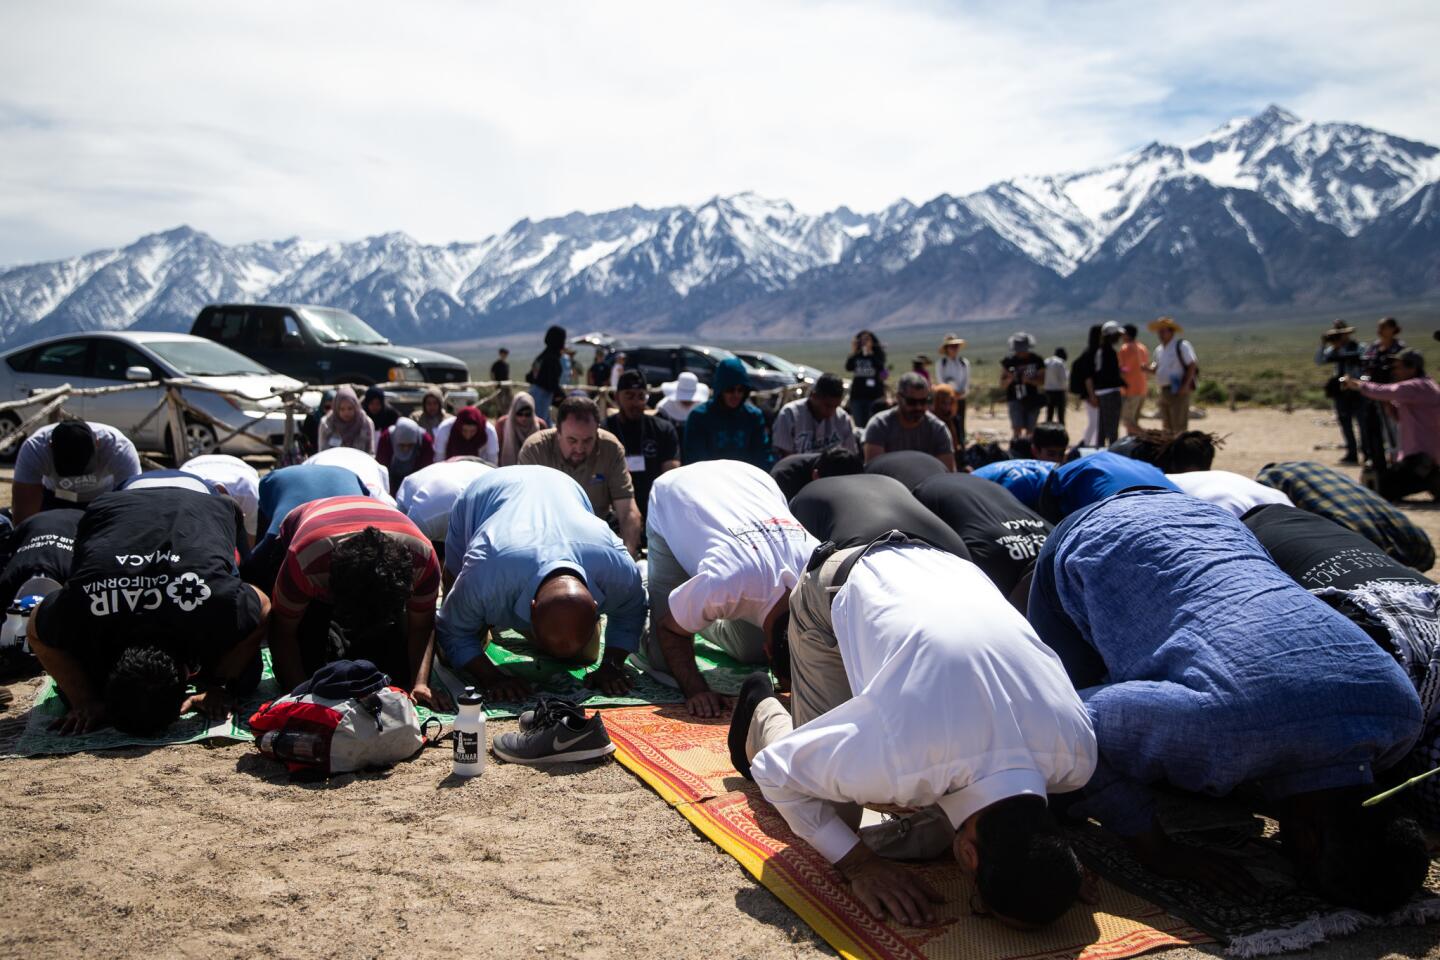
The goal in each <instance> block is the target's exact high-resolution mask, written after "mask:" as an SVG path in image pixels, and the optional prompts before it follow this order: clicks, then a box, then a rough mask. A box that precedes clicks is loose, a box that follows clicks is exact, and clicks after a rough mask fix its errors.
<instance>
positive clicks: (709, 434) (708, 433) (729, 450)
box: [681, 357, 771, 470]
mask: <svg viewBox="0 0 1440 960" xmlns="http://www.w3.org/2000/svg"><path fill="white" fill-rule="evenodd" d="M711 386H712V387H713V388H714V391H715V394H714V396H712V397H711V398H710V399H709V400H707V401H706V402H705V403H702V404H701V405H700V406H698V407H696V408H695V409H694V410H692V411H691V412H690V416H689V418H687V419H686V421H685V448H684V450H683V451H682V453H681V459H683V460H684V462H685V463H696V462H698V461H700V460H741V461H744V462H745V463H748V464H751V465H753V466H756V467H759V468H760V469H761V470H769V469H770V463H771V456H770V431H769V430H767V429H766V427H765V414H763V413H761V412H760V408H759V407H757V406H755V405H754V404H751V403H747V402H746V397H748V396H749V395H750V374H749V373H748V372H747V371H746V369H745V364H743V363H741V362H740V359H739V358H738V357H731V358H729V359H728V360H722V361H720V365H719V366H718V367H716V368H715V381H714V383H713V384H712V385H711Z"/></svg>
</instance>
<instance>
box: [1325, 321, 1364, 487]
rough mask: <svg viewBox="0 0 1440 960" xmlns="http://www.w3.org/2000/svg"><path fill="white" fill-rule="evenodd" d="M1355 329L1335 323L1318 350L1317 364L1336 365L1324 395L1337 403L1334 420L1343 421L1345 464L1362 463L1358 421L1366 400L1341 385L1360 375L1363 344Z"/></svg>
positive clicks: (1341, 422)
mask: <svg viewBox="0 0 1440 960" xmlns="http://www.w3.org/2000/svg"><path fill="white" fill-rule="evenodd" d="M1354 334H1355V328H1354V327H1352V326H1350V325H1349V324H1347V323H1346V322H1345V321H1344V320H1336V321H1335V322H1334V323H1333V324H1331V326H1330V329H1329V330H1326V331H1325V332H1324V333H1323V334H1321V335H1320V348H1319V349H1318V350H1316V351H1315V363H1316V364H1317V365H1319V366H1324V365H1325V364H1327V363H1333V364H1334V365H1335V375H1334V376H1333V377H1331V378H1330V379H1329V380H1327V381H1325V396H1327V397H1329V398H1330V399H1331V401H1333V402H1334V404H1335V419H1337V420H1339V421H1340V434H1341V436H1343V437H1344V438H1345V456H1344V457H1342V458H1341V459H1340V462H1341V463H1344V464H1358V463H1359V462H1360V454H1359V449H1358V447H1357V446H1356V444H1355V421H1356V420H1357V419H1358V418H1359V415H1360V410H1361V408H1362V407H1363V406H1364V403H1365V401H1364V398H1362V397H1361V396H1360V395H1359V394H1358V393H1354V392H1353V391H1348V390H1342V389H1341V388H1340V383H1341V381H1342V380H1344V379H1345V378H1346V377H1357V378H1358V377H1359V376H1360V344H1358V343H1356V342H1355V340H1354V339H1353V336H1354Z"/></svg>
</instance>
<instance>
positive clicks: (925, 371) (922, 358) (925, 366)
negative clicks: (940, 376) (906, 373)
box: [910, 353, 931, 383]
mask: <svg viewBox="0 0 1440 960" xmlns="http://www.w3.org/2000/svg"><path fill="white" fill-rule="evenodd" d="M910 369H911V370H913V371H915V372H916V373H918V374H920V376H922V377H924V378H925V382H926V383H930V382H931V379H930V357H929V356H928V355H926V354H923V353H921V354H917V355H916V356H915V359H914V360H912V361H910Z"/></svg>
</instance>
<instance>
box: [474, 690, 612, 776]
mask: <svg viewBox="0 0 1440 960" xmlns="http://www.w3.org/2000/svg"><path fill="white" fill-rule="evenodd" d="M490 749H491V750H493V751H494V753H495V756H497V757H499V758H500V759H501V760H504V761H505V762H506V763H523V764H527V765H529V766H539V765H543V764H547V763H569V762H573V761H576V760H598V759H600V758H601V757H605V756H609V755H610V754H612V753H614V752H615V744H614V743H612V742H611V741H610V734H608V733H606V732H605V721H604V720H601V719H600V714H599V713H598V712H596V713H593V714H591V715H590V716H589V717H588V718H587V717H586V716H585V711H584V710H583V709H581V708H580V707H578V706H576V705H575V704H574V703H572V702H570V701H569V700H565V699H562V698H560V697H552V696H547V695H544V694H542V695H541V696H540V698H539V700H538V701H537V702H536V704H535V706H534V707H532V708H531V709H529V710H526V711H525V712H524V713H522V714H520V729H519V730H518V731H515V732H506V733H502V734H500V735H499V736H497V737H496V738H495V739H494V741H493V742H492V743H491V745H490Z"/></svg>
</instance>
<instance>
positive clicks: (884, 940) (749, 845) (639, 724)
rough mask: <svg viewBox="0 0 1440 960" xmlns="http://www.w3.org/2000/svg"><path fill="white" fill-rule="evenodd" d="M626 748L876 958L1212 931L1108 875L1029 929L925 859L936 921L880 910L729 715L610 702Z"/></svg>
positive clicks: (755, 872) (621, 750)
mask: <svg viewBox="0 0 1440 960" xmlns="http://www.w3.org/2000/svg"><path fill="white" fill-rule="evenodd" d="M605 727H606V729H607V730H609V732H610V737H611V739H613V740H614V741H615V747H616V751H615V756H616V759H618V760H619V761H620V763H622V764H623V765H624V766H625V767H626V768H627V769H629V770H630V771H631V772H633V773H634V774H635V775H636V776H638V777H639V778H640V779H641V780H643V781H644V782H645V783H647V784H648V785H649V786H650V787H652V788H653V789H654V790H655V792H656V793H658V794H660V796H661V797H662V798H663V799H664V800H665V801H666V802H667V803H669V804H670V805H671V806H673V807H675V808H676V809H677V810H678V811H679V812H680V814H681V815H682V816H684V817H685V819H687V820H689V821H690V822H691V823H692V824H694V825H695V827H696V828H697V829H698V830H699V831H700V832H701V833H703V834H704V835H705V836H706V837H708V838H709V839H710V840H712V841H714V843H715V844H716V845H717V846H719V847H720V849H722V850H724V851H725V852H726V853H728V854H730V855H731V856H732V857H734V858H735V859H736V860H737V861H739V862H740V865H741V866H743V867H744V868H745V869H746V870H747V871H748V872H749V873H750V874H751V875H752V876H754V877H755V878H756V879H757V880H759V881H760V883H761V884H763V885H764V886H765V887H766V888H767V889H769V890H770V891H771V892H772V893H774V894H775V895H776V896H777V897H779V898H780V899H781V900H782V901H783V902H784V903H785V904H786V906H788V907H790V909H792V910H794V911H795V912H796V913H797V914H798V915H799V916H800V918H801V919H802V920H804V921H805V922H806V923H808V924H809V925H810V926H811V927H812V928H814V930H815V932H816V933H818V934H820V936H822V937H824V938H825V941H826V942H827V943H829V944H830V945H831V946H832V947H834V948H835V950H836V951H837V952H839V953H840V954H841V955H842V956H844V957H848V958H875V960H892V958H894V960H898V958H906V960H1075V958H1084V960H1120V958H1123V957H1133V956H1135V955H1137V954H1140V953H1144V952H1145V951H1147V950H1153V949H1156V948H1159V947H1171V946H1181V945H1186V944H1194V943H1208V942H1210V938H1209V937H1207V936H1206V935H1205V934H1203V933H1201V932H1200V931H1199V930H1196V929H1195V928H1193V927H1191V926H1190V925H1189V924H1187V923H1185V922H1184V921H1183V920H1180V919H1177V918H1176V917H1174V916H1171V915H1170V914H1169V913H1167V912H1166V911H1165V910H1164V909H1162V908H1161V907H1158V906H1156V905H1155V904H1153V903H1150V902H1149V901H1147V900H1145V899H1143V898H1141V897H1139V896H1136V895H1134V894H1132V893H1128V892H1126V891H1124V890H1122V889H1120V888H1119V887H1116V886H1113V885H1112V884H1110V883H1108V882H1106V881H1103V880H1102V881H1101V883H1100V889H1099V897H1098V902H1097V903H1096V904H1094V905H1081V904H1077V905H1076V906H1075V907H1072V908H1071V910H1070V911H1069V913H1067V914H1066V915H1065V916H1064V917H1062V918H1061V919H1060V920H1059V921H1057V922H1056V923H1054V924H1052V925H1051V926H1049V927H1047V928H1045V929H1043V930H1038V931H1020V930H1014V929H1011V928H1009V927H1006V926H1004V925H1002V924H1000V923H999V922H997V921H995V920H993V919H990V918H987V917H983V916H980V915H976V914H972V913H971V911H970V900H971V894H972V893H973V892H974V884H973V883H972V882H971V881H970V880H969V879H968V878H966V877H965V876H964V875H963V874H962V873H961V872H960V870H959V869H958V868H957V867H956V866H955V864H954V863H946V862H936V863H933V864H923V865H916V866H914V867H913V869H915V870H916V871H917V872H918V873H919V874H920V875H921V876H923V877H924V878H925V879H927V880H928V881H929V882H930V883H931V885H932V886H934V887H935V888H936V889H937V890H939V891H940V892H941V893H942V894H943V895H944V897H945V903H943V904H941V905H940V906H939V907H938V908H937V909H938V912H939V913H940V917H941V921H940V923H939V924H938V925H936V926H934V927H926V928H914V927H905V926H902V925H900V924H897V923H894V922H891V921H882V920H876V919H874V918H873V917H872V916H870V914H869V912H868V911H866V910H865V908H864V907H863V906H861V904H860V903H859V901H857V900H856V899H855V897H854V896H853V895H852V894H851V893H850V888H849V885H848V884H847V883H846V882H845V880H844V879H843V878H842V877H841V876H840V874H839V873H837V872H836V871H835V868H834V867H833V866H831V865H830V864H829V863H828V862H826V861H825V859H824V858H822V857H821V856H820V855H819V854H817V853H816V852H815V851H814V849H813V848H811V847H810V846H809V845H808V844H806V843H803V842H801V841H800V840H798V839H797V838H796V837H795V836H794V834H792V833H791V832H790V829H789V827H788V826H786V824H785V821H784V819H783V818H782V817H781V816H780V815H779V814H778V813H777V812H776V811H775V809H774V807H772V806H770V804H768V803H766V802H765V800H764V799H763V798H762V797H761V796H760V791H759V789H758V788H756V786H755V785H754V784H753V783H751V782H750V781H748V780H746V779H744V778H743V777H741V776H740V775H739V774H738V773H737V772H736V771H735V768H734V767H733V766H732V765H731V763H730V751H729V747H728V745H727V743H726V733H727V731H728V729H729V727H728V720H726V719H717V720H699V719H695V718H692V717H690V716H688V715H687V714H686V713H685V711H684V708H683V707H674V706H646V707H631V708H624V709H617V710H611V711H608V712H607V713H606V714H605Z"/></svg>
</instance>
